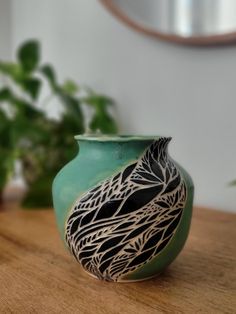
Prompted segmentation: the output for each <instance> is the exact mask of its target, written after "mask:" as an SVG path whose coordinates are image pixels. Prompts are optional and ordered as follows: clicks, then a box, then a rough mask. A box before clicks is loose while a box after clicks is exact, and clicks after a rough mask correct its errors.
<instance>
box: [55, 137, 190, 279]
mask: <svg viewBox="0 0 236 314" xmlns="http://www.w3.org/2000/svg"><path fill="white" fill-rule="evenodd" d="M76 138H77V140H78V142H79V153H78V155H77V156H76V157H75V159H74V160H72V161H71V162H69V163H68V164H67V165H66V166H65V167H64V168H63V169H62V170H61V171H60V172H59V173H58V174H57V176H56V178H55V180H54V183H53V202H54V208H55V211H56V218H57V224H58V227H59V231H60V235H61V238H62V239H63V240H64V241H65V224H66V222H67V219H68V215H69V213H70V211H71V209H72V208H73V205H74V204H75V202H76V201H77V200H78V199H79V198H80V197H81V196H82V195H83V194H85V193H86V192H87V191H89V190H90V189H92V188H94V187H95V186H97V185H98V184H99V183H101V182H103V181H105V180H106V179H108V178H111V177H112V176H114V175H115V174H117V173H119V172H121V171H122V170H124V168H125V167H127V166H128V165H130V164H132V163H134V162H136V161H137V160H139V159H140V157H141V156H142V155H143V154H144V152H145V151H146V149H147V148H148V147H149V146H150V145H151V143H152V142H153V140H158V138H159V137H158V136H155V137H140V136H136V137H95V138H93V137H83V136H79V137H76ZM175 165H176V167H177V168H178V170H179V172H180V174H181V176H182V178H183V180H184V182H185V185H186V188H187V200H186V203H185V207H184V209H183V213H182V217H181V220H180V222H179V225H178V228H177V229H176V232H175V234H174V236H173V238H172V239H171V241H170V242H169V244H168V245H167V246H166V247H165V248H164V249H163V250H162V251H161V252H160V253H159V254H158V255H157V256H155V257H154V258H152V259H151V260H150V261H149V262H147V263H146V264H144V265H143V266H141V267H139V268H138V269H136V270H135V271H133V272H129V273H128V274H125V275H124V276H123V277H122V278H121V279H120V280H119V281H135V280H143V279H146V278H149V277H152V276H154V275H156V274H158V273H160V272H161V271H162V270H163V269H164V268H165V267H167V266H168V265H169V264H170V263H171V262H172V261H173V260H174V259H175V258H176V256H177V255H178V253H179V252H180V251H181V249H182V247H183V245H184V243H185V241H186V238H187V236H188V231H189V227H190V222H191V214H192V202H193V183H192V180H191V178H190V176H189V175H188V174H187V172H186V171H185V170H184V169H183V168H182V167H181V166H179V165H178V164H177V163H175Z"/></svg>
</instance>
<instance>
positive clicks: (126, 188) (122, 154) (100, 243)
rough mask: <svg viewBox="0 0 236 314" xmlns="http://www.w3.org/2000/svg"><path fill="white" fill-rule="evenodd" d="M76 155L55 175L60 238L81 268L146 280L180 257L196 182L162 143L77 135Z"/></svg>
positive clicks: (113, 278) (117, 277)
mask: <svg viewBox="0 0 236 314" xmlns="http://www.w3.org/2000/svg"><path fill="white" fill-rule="evenodd" d="M75 138H76V140H77V141H78V143H79V153H78V155H77V156H76V158H75V159H74V160H72V161H71V162H69V163H68V164H67V165H66V166H65V167H64V168H63V169H62V170H61V171H60V172H59V173H58V175H57V176H56V178H55V180H54V183H53V202H54V208H55V212H56V218H57V223H58V227H59V231H60V235H61V238H62V239H63V241H64V242H65V244H66V246H67V247H68V249H69V251H70V252H71V253H72V254H73V255H74V257H75V258H76V260H77V261H78V262H79V263H80V265H81V266H82V267H83V269H84V270H85V271H86V272H87V273H88V274H90V275H92V276H93V277H96V278H98V279H101V280H106V281H115V282H126V281H137V280H144V279H148V278H150V277H153V276H155V275H157V274H159V273H160V272H161V271H163V269H164V268H165V267H167V266H168V265H169V264H170V263H171V262H172V261H173V260H174V259H175V258H176V256H177V255H178V254H179V252H180V251H181V249H182V248H183V245H184V243H185V241H186V238H187V236H188V232H189V227H190V221H191V215H192V202H193V183H192V180H191V178H190V176H189V175H188V174H187V172H186V171H185V170H184V169H183V168H182V167H181V166H180V165H179V164H177V163H176V162H175V161H174V160H173V159H172V158H171V157H170V156H169V155H168V152H167V146H168V143H169V141H170V138H166V137H159V136H153V137H152V136H150V137H149V136H112V137H107V136H94V137H93V136H76V137H75Z"/></svg>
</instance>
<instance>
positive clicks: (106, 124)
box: [89, 110, 118, 134]
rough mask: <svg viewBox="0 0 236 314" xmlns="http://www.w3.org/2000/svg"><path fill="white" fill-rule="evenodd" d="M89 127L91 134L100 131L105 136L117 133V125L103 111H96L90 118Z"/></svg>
mask: <svg viewBox="0 0 236 314" xmlns="http://www.w3.org/2000/svg"><path fill="white" fill-rule="evenodd" d="M89 127H90V129H91V130H92V131H93V132H97V131H101V132H102V133H105V134H115V133H117V130H118V128H117V125H116V123H115V120H114V119H113V118H112V117H111V116H110V115H109V114H108V113H107V112H106V111H105V110H100V111H97V112H96V113H95V114H94V116H93V117H92V119H91V121H90V123H89Z"/></svg>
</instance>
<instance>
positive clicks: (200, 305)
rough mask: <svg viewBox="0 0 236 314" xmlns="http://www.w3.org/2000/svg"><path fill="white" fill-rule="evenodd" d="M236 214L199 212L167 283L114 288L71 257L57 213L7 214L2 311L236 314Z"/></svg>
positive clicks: (2, 221)
mask: <svg viewBox="0 0 236 314" xmlns="http://www.w3.org/2000/svg"><path fill="white" fill-rule="evenodd" d="M235 241H236V215H234V214H229V213H223V212H219V211H214V210H208V209H200V208H195V210H194V216H193V223H192V227H191V232H190V236H189V238H188V241H187V244H186V245H185V248H184V250H183V251H182V253H181V254H180V255H179V257H178V258H177V259H176V260H175V262H174V263H173V264H172V265H171V266H170V267H169V268H168V269H167V270H166V271H165V272H164V273H163V274H162V275H161V276H159V277H157V278H155V279H152V280H148V281H143V282H138V283H120V284H117V283H106V282H100V281H98V280H96V279H93V278H91V277H89V276H88V275H87V274H86V273H85V272H84V271H82V270H81V268H80V266H79V265H78V264H77V262H76V261H75V260H74V259H73V258H72V257H71V256H70V255H69V253H67V251H66V250H65V248H64V247H63V244H62V242H61V240H60V238H59V235H58V232H57V229H56V225H55V219H54V214H53V212H52V211H51V210H38V211H23V210H10V209H6V210H5V211H4V210H2V211H1V212H0V313H1V314H2V313H17V314H19V313H24V314H28V313H43V314H44V313H50V314H51V313H70V314H73V313H80V314H84V313H89V314H90V313H95V314H100V313H101V314H102V313H103V314H104V313H109V314H112V313H135V314H138V313H144V314H149V313H236V245H235Z"/></svg>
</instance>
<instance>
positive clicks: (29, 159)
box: [0, 40, 117, 207]
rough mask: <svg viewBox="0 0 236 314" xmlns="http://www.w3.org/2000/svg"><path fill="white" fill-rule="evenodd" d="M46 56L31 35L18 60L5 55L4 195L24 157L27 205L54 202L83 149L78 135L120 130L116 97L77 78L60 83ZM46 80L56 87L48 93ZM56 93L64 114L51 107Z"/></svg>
mask: <svg viewBox="0 0 236 314" xmlns="http://www.w3.org/2000/svg"><path fill="white" fill-rule="evenodd" d="M40 57H41V49H40V43H39V42H38V41H37V40H29V41H27V42H25V43H23V44H22V45H21V46H20V47H19V49H18V50H17V53H16V61H15V62H6V61H0V75H1V82H0V174H1V175H0V200H2V191H3V189H4V187H5V185H6V183H7V181H8V180H9V178H10V177H11V176H12V173H13V172H14V164H15V161H16V160H20V162H21V164H22V169H23V175H24V179H25V181H26V183H27V186H28V192H27V194H26V197H25V199H24V201H23V205H24V206H26V207H46V206H51V183H52V179H53V177H54V175H55V173H57V172H58V170H59V169H60V168H61V167H62V166H63V165H64V164H65V163H66V162H67V161H68V160H70V159H71V158H72V157H73V156H74V155H75V154H76V151H77V147H76V144H75V142H74V140H73V135H75V134H81V133H84V132H85V131H86V132H93V133H94V132H102V133H106V134H111V133H116V132H117V125H116V122H115V120H114V118H113V117H112V115H111V113H110V109H109V108H110V107H112V106H113V105H114V101H113V100H112V99H111V98H110V97H107V96H105V95H100V94H97V93H95V92H94V91H92V90H91V89H90V88H81V87H79V86H78V85H77V84H76V83H75V82H74V81H72V80H66V81H65V82H64V83H62V84H61V83H59V81H58V79H57V76H56V73H55V70H54V68H53V66H52V65H51V64H41V58H40ZM44 84H47V85H48V88H49V91H50V95H49V97H46V99H42V90H43V86H44ZM53 98H54V101H55V99H56V101H57V102H58V103H60V104H62V106H63V110H62V113H61V115H60V117H59V118H58V119H52V118H50V117H49V116H48V114H47V112H46V110H45V106H46V104H47V106H49V105H50V104H51V105H53V103H54V102H53V101H52V100H53ZM88 111H89V115H87V116H86V114H85V112H88ZM85 116H86V117H85ZM65 147H66V149H65Z"/></svg>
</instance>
